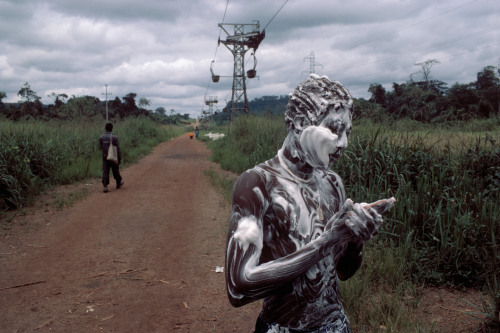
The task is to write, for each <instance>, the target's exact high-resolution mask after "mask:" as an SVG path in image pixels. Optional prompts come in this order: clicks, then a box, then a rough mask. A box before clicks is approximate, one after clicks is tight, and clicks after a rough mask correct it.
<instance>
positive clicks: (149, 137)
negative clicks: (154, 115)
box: [0, 118, 184, 212]
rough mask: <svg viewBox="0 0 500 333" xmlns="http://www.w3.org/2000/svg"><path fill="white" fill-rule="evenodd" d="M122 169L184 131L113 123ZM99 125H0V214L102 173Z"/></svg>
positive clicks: (128, 122) (142, 123)
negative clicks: (120, 153)
mask: <svg viewBox="0 0 500 333" xmlns="http://www.w3.org/2000/svg"><path fill="white" fill-rule="evenodd" d="M114 125H115V127H114V130H113V133H114V134H116V135H117V136H118V137H119V140H120V147H121V149H122V163H123V165H126V164H129V163H134V162H135V161H137V160H138V159H139V158H140V157H141V156H144V155H145V154H147V153H149V152H150V151H151V148H152V147H154V146H155V145H157V144H158V143H159V142H161V141H164V140H167V139H168V138H170V137H176V136H178V135H180V134H181V133H182V132H183V131H184V128H183V127H176V126H171V127H169V126H159V125H158V124H156V123H153V122H152V121H150V120H149V119H147V118H134V119H127V120H124V121H121V122H117V123H115V124H114ZM104 132H105V130H104V122H100V121H99V122H98V121H88V122H85V121H78V122H77V121H75V122H68V121H50V122H44V121H28V122H12V121H6V120H3V121H0V212H1V211H3V210H6V209H18V208H20V207H23V206H26V205H30V204H32V203H33V200H34V198H35V197H36V195H38V194H39V193H41V192H42V191H44V190H45V189H47V188H50V187H52V186H55V185H60V184H69V183H73V182H76V181H79V180H82V179H85V178H88V177H94V176H95V177H99V176H100V175H101V172H102V170H101V169H102V167H101V163H102V162H101V154H100V150H99V145H98V138H99V136H100V135H101V134H102V133H104Z"/></svg>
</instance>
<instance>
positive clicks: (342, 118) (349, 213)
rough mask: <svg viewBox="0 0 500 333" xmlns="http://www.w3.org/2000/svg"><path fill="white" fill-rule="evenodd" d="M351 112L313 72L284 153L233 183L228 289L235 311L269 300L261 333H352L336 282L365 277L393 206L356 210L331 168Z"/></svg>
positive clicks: (294, 99)
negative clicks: (367, 251) (362, 269)
mask: <svg viewBox="0 0 500 333" xmlns="http://www.w3.org/2000/svg"><path fill="white" fill-rule="evenodd" d="M352 106H353V101H352V98H351V95H350V93H349V92H348V91H347V90H346V89H345V88H344V87H343V86H342V85H341V84H340V83H338V82H333V81H330V80H329V79H328V78H327V77H325V76H324V77H319V76H317V75H314V74H313V75H311V76H310V77H309V78H308V79H307V80H305V81H304V82H302V84H300V85H299V86H298V87H297V88H296V89H295V91H294V92H293V93H292V94H291V95H290V101H289V103H288V106H287V110H286V113H285V122H286V126H287V131H288V134H287V137H286V139H285V141H284V143H283V146H282V148H281V149H280V150H279V151H278V154H277V156H275V157H274V158H272V159H270V160H268V161H266V162H264V163H262V164H259V165H257V166H255V167H254V168H253V169H251V170H248V171H246V172H245V173H243V174H242V175H241V176H240V177H239V178H238V180H237V182H236V183H235V186H234V189H233V204H232V214H231V220H230V225H229V232H228V238H227V249H226V250H227V252H226V270H225V271H226V285H227V291H228V296H229V300H230V302H231V304H232V305H233V306H236V307H239V306H242V305H245V304H248V303H250V302H252V301H255V300H259V299H262V311H261V313H260V315H259V317H258V319H257V323H256V327H255V332H259V333H260V332H269V333H271V332H325V333H326V332H350V325H349V321H348V319H347V316H346V314H345V312H344V309H343V306H342V302H341V299H340V287H339V283H338V279H339V278H340V279H342V280H345V279H348V278H350V277H351V276H352V275H353V274H354V273H355V272H356V271H357V269H358V268H359V266H360V265H361V251H362V248H363V244H364V243H365V242H366V241H368V240H369V239H370V238H372V236H373V235H375V234H376V233H377V232H378V230H379V229H380V227H381V225H382V217H381V214H383V213H384V212H385V211H387V210H388V209H389V208H390V207H391V206H392V205H393V203H394V201H395V200H394V198H391V199H387V200H386V199H383V200H379V201H377V202H375V203H372V204H365V203H361V204H354V203H353V202H352V200H350V199H347V200H346V195H345V190H344V186H343V183H342V180H341V179H340V177H339V176H338V175H337V174H336V173H335V172H333V171H331V167H332V166H333V164H334V163H335V161H337V160H338V159H339V158H340V157H341V155H342V151H343V150H344V149H345V148H346V147H347V138H348V136H349V133H350V131H351V112H352Z"/></svg>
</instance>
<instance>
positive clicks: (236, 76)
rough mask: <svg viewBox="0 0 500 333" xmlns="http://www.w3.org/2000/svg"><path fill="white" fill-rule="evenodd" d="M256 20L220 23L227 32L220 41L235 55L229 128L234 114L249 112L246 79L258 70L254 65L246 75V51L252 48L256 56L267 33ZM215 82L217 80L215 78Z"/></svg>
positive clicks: (253, 75) (252, 76)
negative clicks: (240, 22)
mask: <svg viewBox="0 0 500 333" xmlns="http://www.w3.org/2000/svg"><path fill="white" fill-rule="evenodd" d="M254 22H255V23H252V24H232V23H219V27H220V28H221V29H222V30H224V32H225V33H226V34H227V37H226V40H220V39H219V43H222V44H224V45H225V46H226V47H227V49H228V50H229V51H231V53H232V54H233V56H234V70H233V94H232V98H231V106H230V114H229V128H231V120H232V118H233V115H236V114H238V113H245V114H248V98H247V91H246V83H245V79H246V75H248V78H250V79H251V78H254V77H255V73H256V72H255V66H254V69H251V70H249V71H248V72H247V73H246V75H245V53H246V51H248V50H249V49H251V48H252V49H253V50H254V51H253V54H252V55H254V57H255V51H256V50H257V48H258V47H259V45H260V43H261V42H262V40H263V39H264V37H265V35H266V33H265V31H262V32H260V31H259V29H260V24H259V21H254ZM228 26H231V27H232V28H233V31H234V32H232V33H230V32H228V31H227V30H226V28H225V27H228ZM254 61H255V58H254ZM217 80H218V78H217ZM214 82H216V81H215V80H214Z"/></svg>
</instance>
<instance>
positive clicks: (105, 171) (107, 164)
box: [99, 123, 123, 193]
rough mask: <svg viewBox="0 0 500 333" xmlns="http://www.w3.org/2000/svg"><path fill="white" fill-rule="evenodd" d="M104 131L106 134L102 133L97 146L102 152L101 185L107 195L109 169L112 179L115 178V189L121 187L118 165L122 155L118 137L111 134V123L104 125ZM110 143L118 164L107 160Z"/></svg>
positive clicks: (121, 180) (121, 181)
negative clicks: (113, 146)
mask: <svg viewBox="0 0 500 333" xmlns="http://www.w3.org/2000/svg"><path fill="white" fill-rule="evenodd" d="M105 129H106V133H104V134H103V135H101V136H100V137H99V146H100V147H101V151H102V185H103V186H104V189H103V192H104V193H107V192H108V185H109V168H111V171H113V178H115V181H116V188H117V189H118V188H120V187H122V186H123V179H122V176H121V175H120V163H121V161H122V155H121V150H120V143H119V141H118V137H117V136H116V135H113V134H112V133H111V132H113V124H112V123H106V127H105ZM111 143H113V145H115V146H116V148H117V153H118V163H114V162H111V161H108V160H107V158H108V149H109V145H110V144H111Z"/></svg>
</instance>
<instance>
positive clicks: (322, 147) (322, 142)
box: [300, 108, 351, 169]
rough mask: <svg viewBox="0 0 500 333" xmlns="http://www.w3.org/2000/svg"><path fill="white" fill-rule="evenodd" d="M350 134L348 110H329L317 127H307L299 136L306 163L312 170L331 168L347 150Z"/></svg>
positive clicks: (349, 113) (349, 112)
mask: <svg viewBox="0 0 500 333" xmlns="http://www.w3.org/2000/svg"><path fill="white" fill-rule="evenodd" d="M350 132H351V111H350V109H349V108H341V109H339V110H337V111H335V110H330V111H329V112H328V115H327V116H326V117H325V118H324V119H323V121H322V122H321V123H320V124H319V125H318V126H309V127H307V128H306V129H304V130H303V131H302V133H301V135H300V145H301V147H302V149H303V152H304V158H305V160H306V162H307V163H308V164H309V165H311V166H312V167H313V168H320V169H328V168H331V167H332V166H333V164H334V163H335V162H336V161H337V160H338V159H339V158H340V156H342V151H343V150H344V149H345V148H347V137H348V136H349V133H350Z"/></svg>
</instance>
